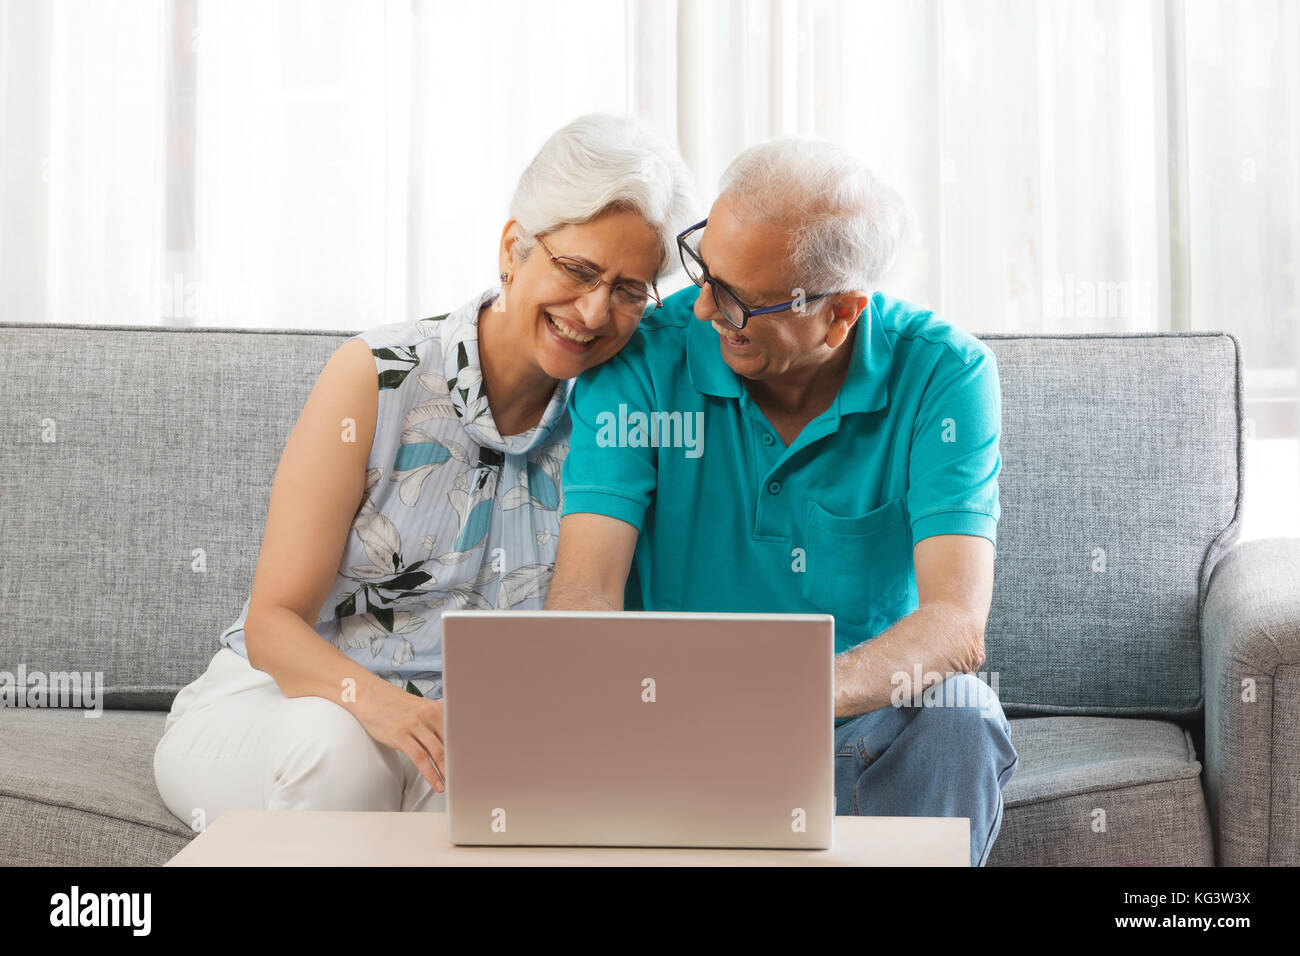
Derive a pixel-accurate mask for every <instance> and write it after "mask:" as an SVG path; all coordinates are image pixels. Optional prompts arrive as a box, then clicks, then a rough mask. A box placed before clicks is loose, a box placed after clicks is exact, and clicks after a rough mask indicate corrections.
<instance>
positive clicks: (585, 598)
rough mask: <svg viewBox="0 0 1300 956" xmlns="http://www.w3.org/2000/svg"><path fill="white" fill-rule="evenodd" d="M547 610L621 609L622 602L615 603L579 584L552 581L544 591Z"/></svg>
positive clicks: (598, 592)
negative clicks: (547, 589) (548, 588)
mask: <svg viewBox="0 0 1300 956" xmlns="http://www.w3.org/2000/svg"><path fill="white" fill-rule="evenodd" d="M543 606H544V608H545V609H546V610H548V611H621V610H623V605H622V602H619V603H618V604H617V605H616V604H614V603H613V602H612V601H610V599H609V598H607V597H605V595H603V594H601V593H600V591H598V590H596V589H595V588H592V587H587V586H586V585H581V584H566V583H564V582H561V583H559V584H555V583H552V584H551V588H550V590H549V591H547V592H546V604H545V605H543Z"/></svg>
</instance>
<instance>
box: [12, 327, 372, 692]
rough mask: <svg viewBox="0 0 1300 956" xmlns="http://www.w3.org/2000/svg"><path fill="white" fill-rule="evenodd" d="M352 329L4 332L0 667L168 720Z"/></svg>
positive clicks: (239, 587)
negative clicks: (90, 687) (91, 675)
mask: <svg viewBox="0 0 1300 956" xmlns="http://www.w3.org/2000/svg"><path fill="white" fill-rule="evenodd" d="M349 334H350V333H339V332H304V331H296V330H269V331H249V330H226V329H184V328H173V329H169V328H161V327H156V326H112V327H110V326H75V325H18V324H6V325H0V407H3V409H4V415H3V416H0V433H2V434H3V438H2V439H0V606H2V607H4V608H5V611H6V613H5V615H4V616H3V618H0V670H9V671H11V672H12V671H13V668H14V666H15V665H16V664H17V663H19V662H21V663H24V664H25V666H26V669H27V671H29V672H30V671H33V670H41V671H45V672H47V673H49V672H58V671H78V672H91V671H102V672H103V675H104V676H103V680H104V699H105V706H109V707H131V708H140V709H164V710H165V709H168V708H170V706H171V701H172V698H173V697H174V696H175V695H176V692H177V691H179V690H180V688H182V687H183V686H185V685H186V684H188V683H189V682H190V681H192V680H194V678H196V677H198V676H199V675H200V674H201V673H203V671H204V669H206V667H207V665H208V662H209V661H210V660H211V659H212V655H213V654H215V653H216V652H217V650H218V649H219V647H220V645H219V644H218V643H217V637H218V635H220V634H221V632H222V631H223V630H224V629H225V628H226V626H227V625H229V624H230V623H231V622H232V621H233V620H234V619H235V617H236V616H237V615H238V614H239V612H240V610H241V609H242V607H243V604H244V600H245V598H247V597H248V592H249V589H250V587H251V585H252V580H253V569H254V568H255V567H256V565H257V556H258V552H259V550H260V548H261V541H262V532H263V531H264V530H265V523H266V508H267V504H268V502H269V500H270V497H271V483H272V480H273V479H274V477H275V469H276V466H277V465H278V464H279V460H280V454H281V452H282V451H283V450H284V444H285V442H286V441H287V440H288V437H289V433H290V431H292V429H293V425H294V423H295V422H296V421H297V419H298V414H299V412H301V411H302V407H303V405H304V403H305V402H306V400H307V395H308V393H309V392H310V391H311V388H312V386H313V385H314V384H315V381H316V377H317V376H318V375H319V374H320V371H321V369H322V368H324V366H325V362H326V361H327V360H328V359H329V357H330V355H332V354H333V352H334V350H335V349H337V348H338V347H339V346H340V345H341V344H342V343H343V342H344V340H345V339H347V337H348V335H349ZM50 437H53V438H54V439H55V440H53V441H49V440H47V439H48V438H50Z"/></svg>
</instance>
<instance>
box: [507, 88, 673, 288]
mask: <svg viewBox="0 0 1300 956" xmlns="http://www.w3.org/2000/svg"><path fill="white" fill-rule="evenodd" d="M696 208H697V207H696V204H695V187H694V183H693V181H692V179H691V174H690V171H689V170H688V169H687V168H686V164H685V163H684V162H682V158H681V157H680V156H679V155H678V154H677V152H676V151H675V150H674V149H673V148H672V147H671V146H669V145H668V144H667V143H665V142H664V141H663V140H662V139H660V138H659V137H658V136H656V135H655V134H654V133H652V132H651V131H650V130H648V129H647V128H645V127H644V126H642V125H641V124H639V123H637V122H636V121H634V120H631V119H624V118H621V117H617V116H611V115H609V114H608V113H589V114H587V115H586V116H580V117H578V118H577V119H575V120H574V121H573V122H571V123H569V124H568V125H567V126H564V127H563V128H562V129H559V130H557V131H556V132H555V133H553V134H552V135H551V136H550V138H549V139H547V140H546V142H545V143H543V144H542V148H541V149H540V150H538V152H537V155H536V156H534V157H533V161H532V162H531V163H529V164H528V168H527V169H525V170H524V172H523V175H521V176H520V177H519V185H518V186H517V187H516V188H515V194H514V198H513V199H511V201H510V218H511V219H515V220H517V221H518V222H519V225H520V228H521V230H522V232H523V234H522V235H521V236H520V237H519V238H518V239H517V240H516V245H515V250H516V252H517V255H518V256H519V258H520V259H523V258H526V257H527V256H528V254H529V252H530V251H531V250H532V248H533V243H534V237H535V236H538V235H545V234H546V233H548V232H551V231H553V230H555V229H559V228H560V227H562V226H566V225H570V224H573V223H582V222H587V221H588V220H591V219H594V218H596V217H597V216H598V215H600V214H601V213H603V212H606V211H608V210H611V209H630V210H632V211H634V212H636V213H638V214H640V216H641V218H642V219H644V220H645V221H646V223H647V224H648V225H649V226H650V228H651V229H653V230H654V231H655V233H656V234H657V235H658V237H659V264H658V265H657V266H656V268H655V278H656V279H661V278H663V277H664V276H665V275H667V274H668V273H670V272H672V271H673V267H674V264H675V263H677V262H678V260H677V256H676V254H675V253H676V248H677V234H678V233H679V232H681V231H682V230H683V229H685V228H686V227H688V226H690V225H691V224H692V223H694V222H695V221H696V220H695V218H694V213H695V210H696Z"/></svg>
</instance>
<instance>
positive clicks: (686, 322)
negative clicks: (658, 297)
mask: <svg viewBox="0 0 1300 956" xmlns="http://www.w3.org/2000/svg"><path fill="white" fill-rule="evenodd" d="M699 294H700V290H699V287H698V286H693V285H688V286H687V287H686V288H685V289H682V290H681V291H679V292H674V293H673V294H672V295H670V296H667V297H665V298H664V300H663V303H664V304H663V305H661V306H659V307H658V308H655V309H651V310H650V311H649V312H647V313H646V314H645V315H644V316H643V317H642V319H641V324H640V325H639V326H637V330H636V334H635V335H634V336H633V338H634V339H637V338H639V339H641V340H642V342H643V343H644V345H646V346H649V347H650V348H663V347H668V348H673V347H677V348H680V347H681V346H682V345H683V344H684V343H685V341H686V330H687V329H689V328H690V327H691V323H692V322H697V321H699V320H698V319H696V318H695V300H696V298H698V297H699Z"/></svg>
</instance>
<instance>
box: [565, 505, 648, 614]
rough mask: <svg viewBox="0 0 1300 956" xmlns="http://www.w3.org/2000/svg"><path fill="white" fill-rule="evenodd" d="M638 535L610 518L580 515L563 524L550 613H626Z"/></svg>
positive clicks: (616, 519)
mask: <svg viewBox="0 0 1300 956" xmlns="http://www.w3.org/2000/svg"><path fill="white" fill-rule="evenodd" d="M637 534H638V532H637V529H636V528H635V527H634V526H633V525H630V524H628V523H627V522H626V521H620V520H619V519H618V518H609V517H606V516H605V515H598V514H584V513H575V514H569V515H565V516H564V517H563V518H562V519H561V520H560V543H559V547H558V548H557V551H556V555H555V575H554V576H553V577H552V578H551V587H550V590H549V591H547V593H546V605H545V606H546V610H548V611H621V610H623V590H624V588H625V587H626V586H627V575H628V572H629V571H630V570H631V568H632V554H633V552H634V551H635V550H636V539H637Z"/></svg>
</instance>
